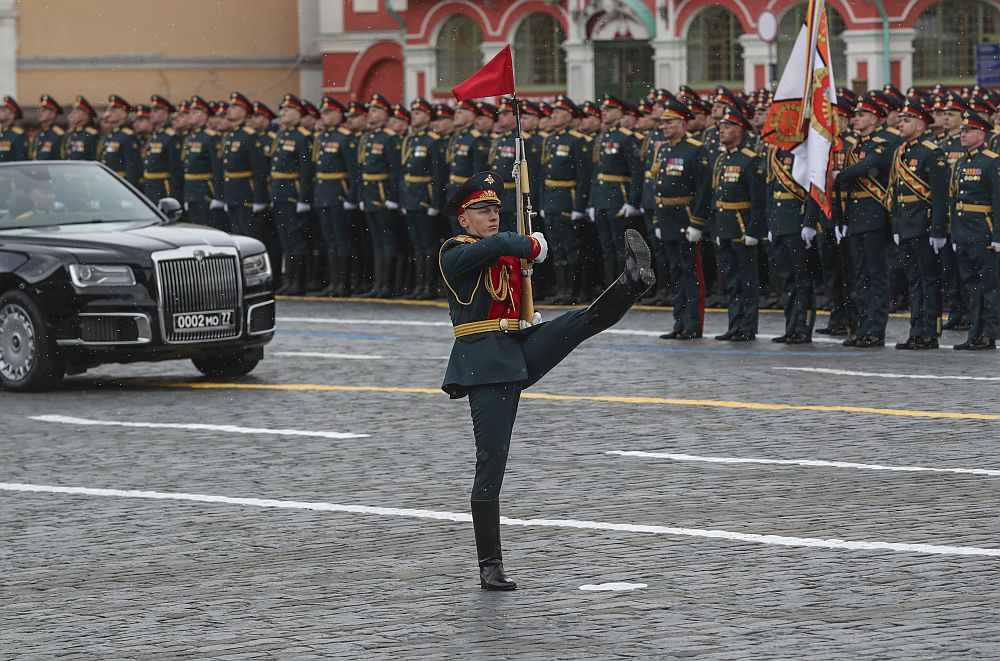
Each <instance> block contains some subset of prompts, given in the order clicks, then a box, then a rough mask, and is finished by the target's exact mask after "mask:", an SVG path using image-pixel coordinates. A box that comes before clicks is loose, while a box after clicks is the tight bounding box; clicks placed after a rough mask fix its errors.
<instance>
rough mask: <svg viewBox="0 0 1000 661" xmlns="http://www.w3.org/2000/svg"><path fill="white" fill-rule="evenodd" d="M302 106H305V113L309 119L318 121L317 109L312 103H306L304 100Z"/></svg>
mask: <svg viewBox="0 0 1000 661" xmlns="http://www.w3.org/2000/svg"><path fill="white" fill-rule="evenodd" d="M302 105H303V106H305V108H306V113H307V114H308V115H309V116H310V117H315V118H317V119H319V108H317V107H316V105H315V104H314V103H313V102H312V101H306V100H305V99H303V101H302Z"/></svg>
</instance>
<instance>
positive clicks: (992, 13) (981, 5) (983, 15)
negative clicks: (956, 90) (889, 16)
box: [913, 0, 1000, 85]
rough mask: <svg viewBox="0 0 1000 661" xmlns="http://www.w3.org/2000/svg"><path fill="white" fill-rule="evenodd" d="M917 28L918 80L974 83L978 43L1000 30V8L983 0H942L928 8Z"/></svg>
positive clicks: (915, 56) (915, 65)
mask: <svg viewBox="0 0 1000 661" xmlns="http://www.w3.org/2000/svg"><path fill="white" fill-rule="evenodd" d="M914 28H916V31H917V36H916V38H915V39H914V40H913V78H914V82H915V83H917V84H923V85H930V84H934V83H950V84H956V83H971V82H974V81H975V77H976V44H978V43H982V42H984V41H988V38H987V37H988V36H989V37H992V36H993V35H995V34H996V33H997V32H998V31H1000V10H997V8H996V7H994V6H993V5H991V4H989V3H987V2H983V1H982V0H942V1H941V2H938V3H936V4H933V5H931V6H930V7H928V8H927V9H925V10H924V13H922V14H921V15H920V16H919V18H917V22H916V25H914Z"/></svg>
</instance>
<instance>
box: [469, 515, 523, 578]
mask: <svg viewBox="0 0 1000 661" xmlns="http://www.w3.org/2000/svg"><path fill="white" fill-rule="evenodd" d="M472 527H473V529H474V530H475V531H476V554H477V555H478V557H479V585H480V587H481V588H482V589H484V590H499V591H503V592H506V591H508V590H513V589H514V588H516V587H517V583H515V582H514V581H512V580H511V579H510V578H509V577H508V576H507V574H506V573H505V572H504V570H503V552H502V551H501V550H500V501H499V500H473V501H472Z"/></svg>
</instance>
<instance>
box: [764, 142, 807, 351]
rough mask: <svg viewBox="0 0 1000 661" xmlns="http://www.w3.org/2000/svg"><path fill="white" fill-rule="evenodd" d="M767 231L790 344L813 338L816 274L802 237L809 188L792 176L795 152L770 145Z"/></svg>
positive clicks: (767, 169)
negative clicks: (811, 267) (813, 275)
mask: <svg viewBox="0 0 1000 661" xmlns="http://www.w3.org/2000/svg"><path fill="white" fill-rule="evenodd" d="M766 154H767V155H766V159H767V160H766V171H767V233H768V236H769V237H770V239H771V241H770V243H771V248H770V252H771V255H770V256H771V262H772V264H774V268H775V271H776V272H777V275H778V278H779V280H780V281H781V284H782V302H783V304H784V305H783V307H784V311H785V333H784V335H783V336H781V337H782V338H783V341H784V342H785V343H787V344H801V343H803V342H808V341H810V339H811V337H812V332H813V324H814V323H815V321H816V299H815V295H814V292H813V282H812V273H811V272H810V270H809V259H808V256H807V253H806V242H805V241H804V240H803V238H802V227H803V221H804V219H805V215H806V206H807V198H808V197H809V195H808V193H807V191H806V190H805V189H804V188H802V186H800V185H799V184H798V183H797V182H796V181H795V178H794V177H793V176H792V165H793V162H794V156H793V155H792V153H791V152H789V151H785V150H784V149H779V148H777V147H775V146H773V145H767V152H766Z"/></svg>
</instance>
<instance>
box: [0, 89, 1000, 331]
mask: <svg viewBox="0 0 1000 661" xmlns="http://www.w3.org/2000/svg"><path fill="white" fill-rule="evenodd" d="M515 104H518V105H517V106H516V107H515ZM102 105H103V112H101V113H99V112H98V107H97V106H95V105H93V104H91V103H90V102H89V101H88V100H87V99H85V98H83V97H82V96H80V97H77V98H76V99H75V100H73V102H72V103H70V104H67V105H65V106H63V105H62V104H60V103H59V102H58V101H57V100H56V99H54V98H53V97H51V96H49V95H42V97H41V98H40V99H39V102H38V106H37V109H36V114H35V117H34V121H33V122H30V123H29V124H30V127H25V126H24V121H23V120H24V117H23V113H22V109H21V107H20V106H19V105H18V103H17V102H16V101H15V100H14V99H13V98H11V97H9V96H5V97H3V102H2V105H0V162H2V161H20V160H46V159H71V160H76V159H83V160H97V161H100V162H101V163H103V164H104V165H106V166H107V167H108V168H110V169H111V170H113V171H114V172H115V173H117V174H118V176H120V177H121V178H122V179H124V180H125V181H127V182H129V183H130V184H131V185H133V186H135V187H136V188H138V189H139V190H141V191H142V192H143V193H144V194H145V195H146V196H147V197H148V198H149V199H150V200H151V201H153V202H154V203H156V202H159V200H161V199H163V198H167V197H171V198H175V199H176V200H178V201H179V202H180V203H181V204H182V205H183V208H184V211H185V216H186V219H187V220H188V221H189V222H193V223H198V224H202V225H207V226H210V227H214V228H216V229H219V230H221V231H231V232H235V233H241V234H246V235H249V236H253V237H255V238H258V239H261V240H262V241H264V242H265V243H266V244H267V245H268V250H269V254H270V257H271V261H272V264H273V265H274V268H275V270H276V271H278V272H281V273H283V274H284V275H283V280H282V284H281V286H280V288H279V293H283V294H287V295H303V294H306V293H317V294H321V295H325V296H337V297H344V296H359V297H385V298H389V297H409V298H416V299H429V298H436V297H440V296H441V293H442V292H441V283H440V282H439V277H438V264H437V262H438V255H439V250H440V247H441V245H442V243H443V242H444V241H445V240H447V239H448V237H450V236H453V235H456V234H460V233H461V231H462V230H461V228H460V227H459V226H458V224H457V222H456V219H455V218H451V217H447V216H446V215H445V214H443V213H442V209H443V207H444V201H445V199H447V197H448V196H449V194H450V193H452V192H453V191H455V190H456V189H457V188H458V187H460V186H462V184H464V183H465V182H466V181H467V180H468V179H469V178H470V177H471V176H473V175H474V174H476V173H479V172H483V171H486V170H491V171H494V172H497V173H499V174H500V175H501V176H502V177H504V182H503V195H502V200H501V202H502V206H501V209H502V211H501V216H500V227H501V231H514V229H515V227H516V218H515V217H514V213H513V209H515V208H516V204H515V199H514V198H515V184H514V180H513V176H512V171H513V167H514V162H515V159H516V157H517V154H516V142H515V141H516V137H517V121H516V119H515V113H519V115H520V127H521V132H522V136H523V137H524V144H525V158H526V159H527V161H528V171H529V177H530V182H529V184H530V189H531V191H532V198H533V206H534V208H535V209H536V210H537V216H538V217H537V218H535V219H534V223H535V225H536V227H540V228H543V229H544V231H545V235H546V236H547V237H548V241H549V245H550V250H551V258H550V259H549V260H548V261H547V263H546V264H544V265H540V266H541V267H542V268H540V269H536V278H535V282H536V285H535V288H536V291H538V292H539V293H540V298H541V302H543V303H552V304H576V303H581V302H584V301H588V300H591V299H592V298H593V297H594V296H595V295H596V294H597V293H599V292H600V291H602V290H603V287H604V286H605V285H606V284H608V283H609V282H610V281H611V280H613V279H614V278H615V277H616V276H617V274H618V273H619V272H620V271H621V270H622V268H623V267H624V263H623V260H624V258H625V252H626V251H625V245H624V243H623V239H622V237H623V236H624V232H625V230H626V229H635V230H638V231H640V232H641V233H642V234H643V235H645V237H646V238H647V239H648V240H649V242H650V245H651V248H652V251H653V256H654V261H655V265H656V270H657V272H658V275H659V277H658V285H657V287H656V288H655V289H654V290H653V291H651V292H649V293H648V294H647V300H648V302H650V303H652V304H655V305H672V306H673V311H674V324H673V328H672V329H670V330H669V331H668V332H665V333H664V334H663V335H662V336H661V337H662V338H663V339H665V340H692V339H697V338H701V337H702V333H703V329H704V314H705V309H706V306H709V307H723V308H726V309H727V310H728V328H727V330H726V332H725V333H723V334H721V335H719V336H717V337H716V339H717V340H720V341H732V342H746V341H752V340H755V339H756V334H757V330H758V311H759V308H760V306H761V305H762V304H765V305H767V306H769V307H771V306H774V307H781V308H783V309H784V313H785V331H784V333H783V334H782V335H781V336H780V337H777V338H774V341H776V342H783V343H787V344H803V343H808V342H811V341H812V336H813V334H814V333H820V334H826V335H840V336H843V337H844V340H843V342H844V344H845V345H847V346H853V347H859V348H870V347H880V346H884V345H885V330H886V325H887V321H888V316H889V313H890V312H891V311H901V310H908V311H909V314H910V332H909V334H908V337H907V338H905V339H903V340H901V341H900V342H898V343H897V344H896V348H898V349H909V350H922V349H934V348H937V347H938V338H939V337H940V336H941V332H942V330H960V331H967V336H966V339H965V341H964V342H961V343H959V344H957V345H956V346H955V348H956V349H964V350H978V349H993V348H995V346H996V344H995V342H996V339H997V335H998V333H1000V309H998V306H1000V292H998V290H1000V275H998V255H1000V226H998V225H997V224H995V222H994V219H996V218H1000V213H998V212H1000V156H998V154H997V151H995V150H997V149H1000V111H998V105H1000V94H998V93H996V92H993V91H991V90H987V89H981V88H979V87H973V88H966V89H963V90H961V91H959V90H948V89H946V88H944V87H943V86H940V85H939V86H936V87H935V88H933V89H917V88H911V89H910V90H909V91H908V93H907V94H905V95H904V94H903V93H902V92H901V91H900V90H898V89H897V88H895V87H893V86H892V85H887V86H885V88H884V89H881V90H872V91H869V92H867V93H863V94H860V95H857V94H854V93H853V92H851V91H849V90H846V89H841V90H840V94H839V97H838V102H837V105H836V111H837V118H838V125H839V127H840V134H839V136H838V139H837V141H836V142H837V148H836V151H835V153H834V164H833V169H834V179H833V181H832V196H833V213H832V214H830V215H829V216H827V215H825V214H824V213H823V212H821V211H820V209H819V206H818V205H817V204H816V203H814V202H813V201H812V200H810V199H809V195H808V193H807V192H806V191H805V190H803V189H802V188H801V187H800V186H799V185H798V184H797V183H796V181H795V178H794V177H793V176H792V171H793V167H794V156H793V155H792V154H791V153H788V152H785V151H783V150H781V149H778V148H776V147H774V146H771V145H768V144H767V143H765V142H764V141H763V140H761V139H760V137H759V135H760V132H761V129H762V128H763V126H764V123H765V122H766V119H767V111H768V107H769V105H770V96H769V94H768V92H767V91H766V90H760V91H758V92H756V93H752V94H742V93H738V92H734V91H733V90H730V89H727V88H725V87H720V88H718V89H716V90H714V91H713V93H712V94H710V95H706V96H705V97H702V96H701V95H699V94H698V93H697V92H695V91H694V90H693V89H691V88H689V87H686V86H682V87H681V88H680V89H679V90H677V91H676V92H670V91H668V90H664V89H656V90H652V91H651V92H650V93H649V95H648V96H647V97H646V98H644V99H642V100H640V101H639V102H637V103H632V102H629V101H627V100H623V99H619V98H616V97H614V96H611V95H606V96H604V97H603V98H602V99H601V100H600V101H597V102H593V101H584V102H582V103H577V102H574V101H573V100H571V99H569V98H567V97H566V96H563V95H559V96H556V97H555V98H553V99H550V100H549V101H547V102H533V101H526V100H513V99H506V98H505V99H499V100H498V102H497V103H496V105H494V104H492V103H488V102H486V101H461V102H459V103H457V104H456V105H449V104H445V103H432V102H431V101H429V100H427V99H423V98H417V99H414V100H412V101H411V102H410V103H409V104H406V105H403V104H398V103H393V102H392V101H391V100H390V99H387V98H386V97H384V96H383V95H381V94H374V95H373V96H372V97H371V98H370V99H365V100H364V102H351V103H342V102H341V101H339V100H337V99H336V98H333V97H331V96H326V97H324V98H323V99H322V100H321V102H320V103H319V105H318V106H316V105H313V104H312V103H310V102H309V101H306V100H303V99H299V98H298V97H296V96H295V95H293V94H287V95H285V96H284V98H283V100H282V101H281V104H280V105H279V106H278V108H277V113H275V112H274V111H272V110H271V109H270V108H268V107H267V106H266V105H265V104H264V103H261V102H260V101H251V100H250V99H249V98H247V97H246V96H244V95H243V94H241V93H239V92H233V93H232V94H231V95H230V96H229V98H228V99H227V100H224V101H208V100H206V99H204V98H202V97H200V96H195V97H192V98H190V99H186V100H184V101H181V102H180V103H177V104H176V105H175V104H174V103H172V102H171V101H170V100H168V99H166V98H164V97H163V96H160V95H153V96H152V97H151V98H150V99H149V102H148V104H144V105H133V104H131V103H129V102H128V101H126V100H125V99H124V98H122V97H121V96H119V95H114V94H113V95H111V96H110V97H109V98H108V99H107V102H106V103H104V104H102ZM817 308H821V309H826V310H828V311H829V317H828V323H827V325H826V327H824V328H818V329H817V328H814V324H815V320H816V310H817ZM946 311H947V312H948V313H949V315H948V318H947V320H945V319H944V318H943V317H944V313H945V312H946Z"/></svg>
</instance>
